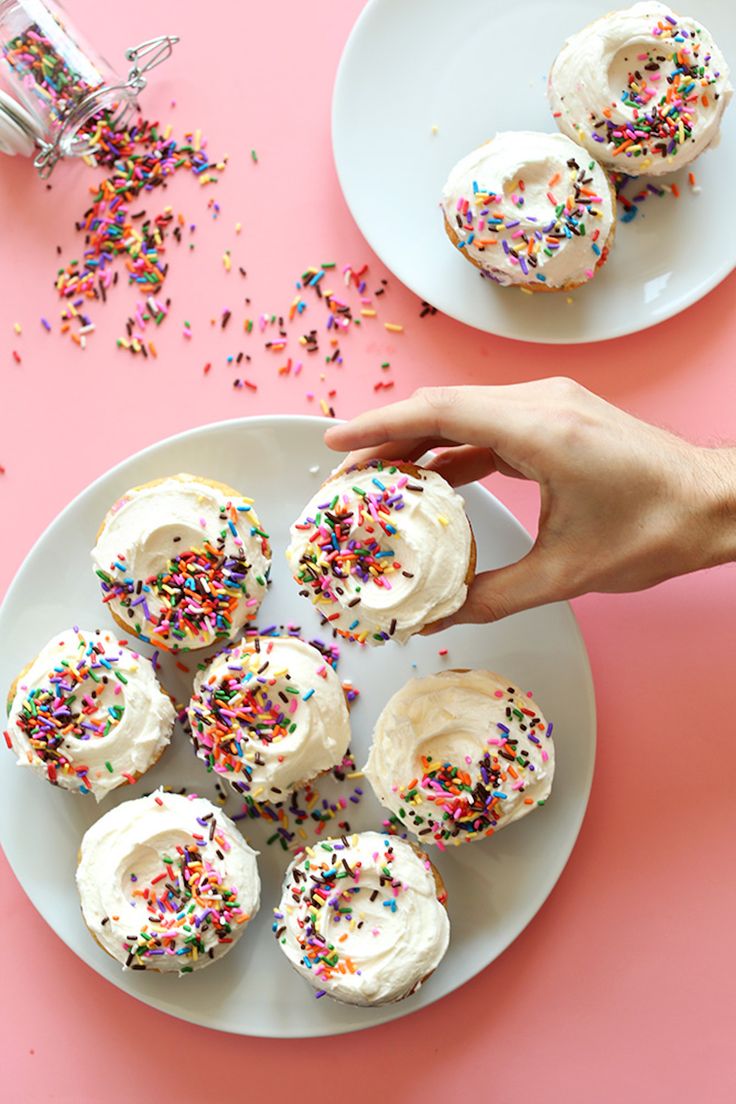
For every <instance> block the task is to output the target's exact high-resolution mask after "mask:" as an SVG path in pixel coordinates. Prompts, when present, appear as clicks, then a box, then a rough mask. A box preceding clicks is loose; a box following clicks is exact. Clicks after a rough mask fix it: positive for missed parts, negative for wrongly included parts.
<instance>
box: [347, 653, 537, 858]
mask: <svg viewBox="0 0 736 1104" xmlns="http://www.w3.org/2000/svg"><path fill="white" fill-rule="evenodd" d="M551 737H552V725H551V724H547V722H546V721H545V719H544V717H543V716H542V714H541V711H540V710H539V708H538V707H537V706H536V705H535V703H534V701H533V700H532V698H531V695H530V694H526V693H524V692H523V691H521V690H519V689H518V688H517V687H515V686H512V685H510V684H509V682H508V681H507V680H506V679H504V678H502V677H501V676H500V675H497V674H495V673H494V672H493V671H442V672H440V673H439V674H436V675H430V676H429V677H428V678H422V679H412V680H411V681H410V682H408V683H407V684H406V685H405V686H403V687H402V688H401V690H399V692H398V693H397V694H394V696H393V697H392V698H391V699H390V700H389V702H388V704H387V705H386V707H385V708H384V710H383V712H382V713H381V715H380V717H379V718H378V721H377V722H376V727H375V730H374V733H373V743H372V746H371V750H370V755H369V757H368V762H367V764H366V766H365V774H366V776H367V777H368V779H369V781H370V783H371V785H372V787H373V789H374V791H375V794H376V797H377V798H378V800H379V801H380V802H381V804H382V805H384V806H386V807H387V808H388V809H390V810H391V812H392V813H393V814H394V816H395V817H396V818H397V822H398V823H399V824H401V826H402V827H403V828H407V829H409V831H411V832H413V833H414V834H415V835H416V836H418V837H419V839H420V841H421V842H422V843H437V844H439V845H440V846H441V847H444V846H445V845H446V844H450V843H452V844H459V843H464V842H466V841H468V840H476V839H482V838H483V837H484V836H490V835H492V834H493V833H494V832H495V831H498V830H499V829H500V828H503V827H505V826H506V825H507V824H510V823H511V822H512V821H514V820H519V818H520V817H523V816H526V814H527V813H530V812H532V810H534V809H536V808H538V806H540V805H544V803H545V801H546V800H547V798H548V797H549V794H550V790H551V788H552V776H553V774H554V765H555V754H554V746H553V743H552V739H551Z"/></svg>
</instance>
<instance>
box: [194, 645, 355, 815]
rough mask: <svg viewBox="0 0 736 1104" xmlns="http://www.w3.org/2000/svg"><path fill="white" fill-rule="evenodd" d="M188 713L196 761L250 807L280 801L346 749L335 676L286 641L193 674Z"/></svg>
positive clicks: (237, 648) (240, 649)
mask: <svg viewBox="0 0 736 1104" xmlns="http://www.w3.org/2000/svg"><path fill="white" fill-rule="evenodd" d="M188 712H189V721H190V724H191V728H192V740H193V743H194V747H195V750H196V752H197V755H198V756H199V758H200V759H202V760H203V761H204V762H205V763H206V764H207V767H208V769H210V770H212V771H215V772H216V773H217V774H219V775H220V776H222V777H224V778H227V780H228V781H229V782H230V783H231V785H232V786H233V787H234V788H235V789H236V790H238V791H239V792H240V793H242V794H246V795H248V796H249V797H250V798H252V799H253V800H254V801H261V802H263V801H273V802H282V801H284V800H285V798H286V797H287V796H288V794H289V792H290V791H291V790H292V789H294V787H296V786H299V785H302V784H303V783H305V782H308V781H310V780H311V779H312V778H315V777H316V776H317V775H318V774H321V773H322V772H323V771H327V770H330V768H332V767H334V766H336V765H337V764H339V763H340V762H341V761H342V759H343V756H344V755H345V753H346V751H347V749H348V745H349V743H350V720H349V717H348V709H347V705H346V704H345V694H344V692H343V688H342V685H341V683H340V680H339V678H338V676H337V674H336V673H335V671H334V670H333V669H332V667H331V666H330V664H329V663H328V662H327V660H326V659H325V657H324V656H323V655H322V653H321V652H319V651H318V650H317V648H314V647H312V645H311V644H307V643H305V641H303V640H299V639H298V638H296V637H291V636H288V637H268V636H264V637H255V638H254V639H253V638H249V639H247V640H243V641H241V642H240V643H239V644H236V645H234V647H232V648H228V649H227V650H226V651H224V652H221V653H220V654H219V655H218V656H216V657H215V658H214V659H213V660H212V662H211V663H210V664H209V665H208V666H207V667H206V668H205V669H204V670H203V671H200V673H199V674H198V675H197V678H196V679H195V682H194V693H193V695H192V700H191V702H190V704H189V711H188Z"/></svg>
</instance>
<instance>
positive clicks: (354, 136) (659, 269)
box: [332, 0, 736, 343]
mask: <svg viewBox="0 0 736 1104" xmlns="http://www.w3.org/2000/svg"><path fill="white" fill-rule="evenodd" d="M614 6H615V5H614V4H613V3H612V2H611V0H514V2H513V3H511V4H507V5H503V4H502V5H498V4H493V3H490V2H489V0H369V3H368V4H367V5H366V7H365V9H364V11H363V12H362V14H361V16H360V18H359V19H358V21H357V23H356V24H355V27H354V29H353V31H352V34H351V36H350V38H349V40H348V43H347V46H346V47H345V52H344V53H343V56H342V61H341V63H340V68H339V70H338V74H337V80H336V82H335V91H334V98H333V105H332V140H333V148H334V154H335V163H336V165H337V172H338V176H339V178H340V184H341V185H342V190H343V192H344V194H345V199H346V200H347V203H348V206H349V208H350V210H351V212H352V214H353V217H354V218H355V221H356V222H357V224H358V226H359V227H360V229H361V231H362V232H363V234H364V235H365V237H366V238H367V240H368V242H369V244H370V245H371V247H372V248H373V249H374V250H375V251H376V253H377V254H378V255H379V257H380V258H381V260H382V261H383V262H384V264H386V265H387V266H388V268H390V269H391V271H392V272H394V273H395V274H396V275H397V276H398V278H399V279H400V280H402V281H403V283H405V284H406V285H407V286H408V287H409V288H411V290H412V291H414V292H415V293H416V294H417V295H418V296H420V298H422V299H426V300H427V302H429V303H431V304H432V305H433V306H435V307H437V308H438V309H439V310H441V311H443V312H444V313H445V314H449V315H451V316H452V317H453V318H457V319H459V320H460V321H461V322H467V323H468V324H469V325H471V326H476V327H477V328H478V329H479V330H486V331H487V332H488V333H495V334H500V335H501V336H502V337H515V338H519V339H521V340H524V341H545V342H561V343H575V342H581V341H602V340H604V339H606V338H611V337H619V336H621V335H622V334H627V333H635V332H636V331H638V330H642V329H645V328H646V327H647V326H651V325H653V324H654V323H656V322H662V321H664V319H666V318H670V317H671V316H672V315H674V314H677V313H679V312H680V311H682V310H684V309H685V307H688V306H690V304H691V303H695V302H696V301H697V300H698V299H700V298H702V296H703V295H706V294H707V292H709V291H710V290H711V288H713V287H715V286H716V284H718V283H720V281H721V280H723V279H724V278H725V277H726V276H727V275H728V274H729V272H731V270H732V269H733V267H734V263H735V261H736V236H734V235H733V234H729V233H728V232H726V230H725V229H721V230H719V227H725V224H724V222H723V218H724V213H725V212H727V211H729V210H730V209H731V206H732V204H733V181H734V179H736V105H735V104H731V106H730V108H729V109H728V110H727V111H726V115H725V127H724V130H723V136H722V141H721V144H720V146H718V148H717V149H715V150H712V151H709V152H707V153H705V154H704V155H703V156H702V157H701V158H700V159H699V160H698V161H697V162H696V163H695V165H694V166H693V168H694V171H695V174H696V180H697V185H698V186H699V187H700V188H701V189H702V190H701V192H700V193H699V194H694V193H693V191H692V190H691V189H690V187H689V185H688V183H687V170H686V171H685V172H680V173H677V174H675V175H674V176H672V177H667V178H666V179H667V181H668V182H671V181H675V182H677V183H678V184H679V187H680V193H681V198H680V199H679V200H676V199H675V198H674V197H673V196H671V195H668V196H665V197H664V198H661V199H660V198H657V197H656V196H650V198H649V199H647V200H646V202H645V203H644V204H643V205H642V206H641V208H640V211H639V214H638V216H637V217H636V218H635V219H634V221H633V222H631V223H628V224H625V225H621V224H620V225H619V227H618V230H617V234H616V241H615V243H614V247H613V250H612V252H611V256H610V258H609V260H608V262H607V263H606V265H605V267H604V268H603V269H602V270H601V271H600V272H599V273H598V274H597V275H596V277H595V279H594V280H592V281H591V282H590V283H589V284H587V285H586V286H585V287H583V288H580V289H578V290H577V291H576V292H574V293H573V295H572V299H573V302H572V304H569V303H567V302H566V298H567V297H566V296H565V295H564V294H563V293H559V294H556V295H555V294H550V295H534V296H530V295H524V294H523V293H522V292H519V291H518V290H516V289H508V288H506V289H504V288H498V287H494V286H492V285H491V283H490V281H488V280H483V279H481V277H480V274H479V273H478V271H477V270H476V269H474V268H473V267H472V266H471V265H470V264H468V262H467V261H464V260H463V258H462V255H461V254H460V252H459V250H457V249H456V248H453V246H452V245H451V244H450V242H449V241H448V239H447V238H446V236H445V233H444V230H443V225H442V217H441V215H440V211H439V208H438V202H439V196H440V192H441V190H442V185H443V184H444V182H445V180H446V178H447V175H448V173H449V171H450V169H451V168H452V166H453V165H454V164H455V162H456V161H458V160H459V159H460V158H461V157H462V156H463V155H464V154H466V153H469V152H470V150H472V149H474V148H475V147H476V146H479V145H480V144H481V143H482V142H484V141H485V140H486V139H487V138H490V137H492V136H493V134H495V133H496V131H501V130H546V131H554V130H555V129H556V128H555V125H554V120H553V118H552V116H551V114H550V111H549V108H548V106H547V97H546V80H547V71H548V69H549V66H550V64H551V63H552V61H553V60H554V58H555V56H556V54H557V51H558V50H559V48H560V46H561V45H562V43H563V42H564V40H565V38H567V36H568V35H569V34H571V33H572V32H574V31H576V30H578V29H579V28H580V27H582V26H584V25H585V24H586V23H588V22H590V21H591V20H592V19H595V18H596V17H597V16H598V15H602V14H603V13H604V12H606V11H609V10H610V9H611V8H612V7H614ZM626 6H627V5H626V3H622V4H621V7H626ZM685 10H686V12H687V13H688V14H691V15H693V16H696V17H697V18H698V19H700V20H702V21H703V23H704V24H705V25H706V26H707V27H708V28H709V30H711V31H712V33H713V34H714V36H715V37H716V40H717V41H718V43H719V45H720V46H721V48H722V49H723V51H724V53H725V55H726V57H727V58H729V59H730V60H731V64H732V66H736V5H734V4H733V2H732V0H692V3H687V4H685ZM433 126H436V127H437V128H438V130H437V133H436V134H434V135H433V134H432V127H433ZM626 194H627V195H629V194H633V191H632V188H631V186H629V187H628V188H627V190H626ZM726 221H727V220H726Z"/></svg>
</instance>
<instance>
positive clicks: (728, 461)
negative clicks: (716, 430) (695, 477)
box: [695, 448, 736, 566]
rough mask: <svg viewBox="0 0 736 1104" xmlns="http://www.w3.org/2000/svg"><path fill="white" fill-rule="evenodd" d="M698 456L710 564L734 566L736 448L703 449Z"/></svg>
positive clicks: (735, 543)
mask: <svg viewBox="0 0 736 1104" xmlns="http://www.w3.org/2000/svg"><path fill="white" fill-rule="evenodd" d="M698 456H699V460H700V464H699V470H700V472H701V481H702V482H701V488H700V496H701V497H700V502H701V505H700V509H701V510H702V513H703V518H704V523H705V532H706V533H707V535H708V536H707V540H708V548H707V556H708V564H709V565H710V566H715V565H717V564H723V563H731V562H734V561H736V448H701V449H698ZM695 493H696V494H697V488H696V492H695Z"/></svg>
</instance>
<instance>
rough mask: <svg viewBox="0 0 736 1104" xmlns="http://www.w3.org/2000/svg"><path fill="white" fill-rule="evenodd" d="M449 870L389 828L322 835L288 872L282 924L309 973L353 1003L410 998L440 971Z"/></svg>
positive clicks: (323, 988)
mask: <svg viewBox="0 0 736 1104" xmlns="http://www.w3.org/2000/svg"><path fill="white" fill-rule="evenodd" d="M446 900H447V893H446V891H445V888H444V885H443V882H442V879H441V877H440V875H439V873H438V872H437V870H436V869H435V867H434V866H433V865H432V863H431V862H430V861H429V859H428V858H427V856H426V855H425V854H424V853H423V852H421V851H419V849H418V848H416V849H415V848H414V847H413V846H412V845H411V844H408V843H406V842H405V841H404V840H401V839H398V838H396V837H392V836H387V835H385V834H382V833H379V832H360V833H356V834H355V835H352V836H342V837H340V838H339V839H329V840H322V841H320V843H319V845H317V846H315V847H308V848H306V851H305V853H304V854H303V855H302V856H300V857H298V858H296V859H294V861H293V862H292V864H291V866H290V867H289V869H288V870H287V871H286V875H285V877H284V887H283V895H282V898H281V902H280V904H279V906H278V908H277V909H275V910H274V922H273V932H274V935H275V937H276V940H277V942H278V944H279V947H280V948H281V950H282V951H283V953H284V954H285V955H286V957H287V958H288V959H289V961H290V962H291V964H292V966H293V967H294V968H295V969H296V970H297V971H298V973H299V974H301V976H302V977H303V978H304V979H305V981H307V982H309V984H310V985H311V986H312V987H313V988H314V989H315V990H316V992H315V996H317V997H321V996H324V995H329V996H331V997H334V998H335V999H336V1000H340V1001H343V1002H344V1003H346V1004H357V1005H371V1006H372V1005H380V1004H389V1003H392V1002H394V1001H399V1000H403V999H404V998H405V997H408V996H409V995H410V994H411V993H414V992H416V990H417V989H418V988H419V986H420V985H422V984H423V983H424V982H425V981H426V980H427V979H428V978H429V976H430V974H432V973H433V972H434V970H435V969H436V968H437V966H438V965H439V963H440V962H441V961H442V958H443V956H444V954H445V951H446V950H447V945H448V942H449V938H450V922H449V919H448V917H447V910H446V908H445V902H446Z"/></svg>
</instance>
